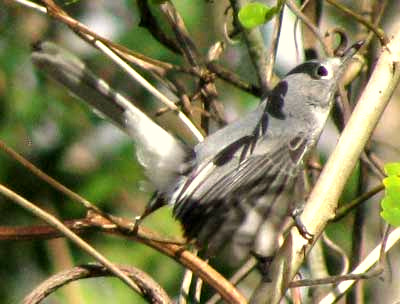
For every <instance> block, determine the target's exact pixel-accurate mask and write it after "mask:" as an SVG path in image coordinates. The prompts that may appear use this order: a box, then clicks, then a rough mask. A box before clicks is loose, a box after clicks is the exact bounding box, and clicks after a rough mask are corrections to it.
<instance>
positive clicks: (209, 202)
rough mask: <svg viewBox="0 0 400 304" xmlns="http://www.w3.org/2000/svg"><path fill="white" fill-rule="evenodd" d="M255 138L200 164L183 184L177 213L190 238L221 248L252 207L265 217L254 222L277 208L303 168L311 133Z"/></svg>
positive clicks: (244, 139)
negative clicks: (264, 138) (265, 138)
mask: <svg viewBox="0 0 400 304" xmlns="http://www.w3.org/2000/svg"><path fill="white" fill-rule="evenodd" d="M254 140H257V139H255V138H254V137H252V136H249V137H242V138H240V139H238V140H237V141H236V142H234V143H232V144H231V145H229V146H228V147H226V148H225V149H223V150H222V151H221V152H219V153H218V154H217V155H215V156H214V157H213V159H211V160H209V161H208V162H205V163H203V164H200V165H199V166H198V167H197V168H196V169H195V170H194V171H193V172H192V173H191V174H190V175H189V176H188V177H187V178H186V180H185V181H184V182H183V183H182V185H181V187H180V191H178V193H179V194H178V195H177V196H176V197H175V206H174V214H175V216H176V217H177V218H178V219H179V220H180V221H181V222H182V224H183V227H184V230H185V234H186V236H187V237H189V238H196V239H197V240H198V241H199V242H200V243H201V244H203V245H204V244H206V243H207V244H208V246H209V247H210V246H212V247H215V248H218V247H219V245H220V244H223V243H225V242H226V240H227V238H229V237H232V234H233V233H234V232H235V231H236V230H238V229H240V226H241V225H242V224H243V223H244V222H245V221H246V216H247V215H248V214H250V213H251V212H250V211H251V210H253V211H254V210H256V211H257V214H258V215H259V218H260V219H261V220H260V221H259V222H258V223H254V224H255V226H260V225H261V224H262V222H263V221H264V220H265V219H266V218H267V217H268V216H269V214H270V213H271V212H273V211H272V209H273V208H274V205H275V202H276V201H277V200H278V198H279V197H280V196H281V194H282V193H284V192H285V191H287V189H288V188H289V187H288V186H289V185H290V184H291V183H292V181H293V179H294V177H295V176H296V175H297V172H298V171H299V168H300V167H301V161H302V158H303V156H304V154H305V152H306V151H307V148H308V142H307V137H305V136H303V134H302V133H299V134H297V135H296V136H293V137H292V139H291V140H289V141H287V142H283V141H282V139H280V138H276V139H272V138H269V139H268V140H266V141H265V142H262V143H257V142H256V143H254ZM263 150H265V152H264V153H263ZM261 197H264V198H266V197H267V199H260V198H261ZM283 209H285V208H283ZM284 213H286V212H284ZM257 229H258V228H257V227H256V228H255V231H254V233H253V235H252V236H251V237H252V238H253V239H254V236H255V234H256V233H257V231H256V230H257Z"/></svg>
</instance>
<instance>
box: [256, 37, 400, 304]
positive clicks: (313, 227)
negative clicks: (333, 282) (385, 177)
mask: <svg viewBox="0 0 400 304" xmlns="http://www.w3.org/2000/svg"><path fill="white" fill-rule="evenodd" d="M399 54H400V32H398V33H397V34H396V35H395V36H394V37H393V39H392V40H391V41H390V42H389V44H388V45H387V46H386V47H385V48H383V49H382V53H381V57H380V58H379V60H378V62H377V64H376V67H375V69H374V71H373V73H372V75H371V78H370V80H369V82H368V84H367V86H366V88H365V90H364V92H363V94H362V96H361V97H360V101H359V102H358V104H357V106H356V107H355V109H354V112H353V115H352V116H351V118H350V120H349V122H348V124H347V126H346V127H345V129H344V131H343V133H342V135H341V137H340V139H339V142H338V144H337V146H336V148H335V150H334V151H333V153H332V155H331V157H330V158H329V160H328V162H327V164H326V166H325V168H324V170H323V171H322V173H321V176H320V178H319V179H318V181H317V183H316V185H315V187H314V189H313V191H312V192H311V194H310V197H309V199H308V202H307V204H306V206H305V208H304V212H303V214H302V215H301V221H302V223H303V224H304V225H305V227H307V231H308V232H310V233H312V234H313V235H314V236H315V237H318V236H319V235H320V234H321V233H322V231H323V229H324V228H325V226H326V224H327V223H328V221H329V220H331V219H332V218H333V216H334V214H335V210H336V208H337V203H338V200H339V197H340V195H341V193H342V191H343V188H344V186H345V184H346V182H347V179H348V178H349V176H350V175H351V172H352V170H353V168H354V166H355V165H356V163H357V161H358V158H359V157H360V155H361V153H362V151H363V149H364V146H365V145H366V143H367V141H368V140H369V138H370V136H371V134H372V132H373V130H374V128H375V126H376V124H377V122H378V121H379V118H380V116H381V115H382V113H383V111H384V109H385V107H386V105H387V104H388V102H389V100H390V98H391V96H392V94H393V92H394V89H395V88H396V86H397V85H398V82H399V79H400V64H399V62H400V58H399ZM311 246H312V245H311V244H309V243H308V241H307V240H305V239H304V238H303V237H302V236H301V235H300V234H299V232H298V230H297V228H293V229H292V230H291V231H290V234H289V235H288V237H287V238H286V240H285V243H284V245H283V246H282V247H281V248H280V250H279V252H278V254H277V256H276V258H275V260H274V261H273V263H272V265H271V269H270V273H271V278H270V279H271V280H272V282H265V281H263V282H261V283H260V285H259V286H258V288H257V290H256V292H255V294H254V296H253V299H252V303H266V302H268V303H278V302H279V300H280V299H281V298H282V297H283V295H284V294H285V292H286V289H287V288H288V286H289V282H290V281H291V280H292V279H293V277H294V276H295V275H296V273H297V271H298V269H299V267H300V265H301V264H302V262H303V259H304V256H305V252H307V251H308V250H310V249H311ZM266 299H268V300H266Z"/></svg>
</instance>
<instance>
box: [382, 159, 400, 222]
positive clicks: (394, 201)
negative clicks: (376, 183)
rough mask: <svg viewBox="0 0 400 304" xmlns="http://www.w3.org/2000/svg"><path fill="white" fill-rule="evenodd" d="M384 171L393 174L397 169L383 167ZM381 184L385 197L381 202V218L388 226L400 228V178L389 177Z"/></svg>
mask: <svg viewBox="0 0 400 304" xmlns="http://www.w3.org/2000/svg"><path fill="white" fill-rule="evenodd" d="M385 171H386V172H387V173H388V172H390V173H393V172H397V168H396V166H389V167H387V166H385ZM388 174H389V173H388ZM382 182H383V184H384V185H385V189H386V190H385V197H384V198H383V199H382V201H381V207H382V212H381V216H382V218H383V219H385V220H386V221H387V222H388V223H389V224H390V225H393V226H400V177H399V176H397V175H389V176H388V177H386V178H384V179H383V181H382Z"/></svg>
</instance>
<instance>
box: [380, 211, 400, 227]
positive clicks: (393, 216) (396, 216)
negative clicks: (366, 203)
mask: <svg viewBox="0 0 400 304" xmlns="http://www.w3.org/2000/svg"><path fill="white" fill-rule="evenodd" d="M381 217H382V218H384V219H385V220H386V221H387V222H388V223H389V224H390V225H392V226H400V208H396V209H390V210H382V211H381Z"/></svg>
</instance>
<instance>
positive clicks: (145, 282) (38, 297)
mask: <svg viewBox="0 0 400 304" xmlns="http://www.w3.org/2000/svg"><path fill="white" fill-rule="evenodd" d="M118 268H119V269H120V270H121V271H123V272H124V273H125V274H126V275H127V276H129V277H130V278H132V280H133V281H134V282H135V283H136V289H135V290H136V291H137V292H138V293H139V294H140V295H142V296H143V298H145V299H147V300H148V301H149V302H150V303H160V304H161V303H163V304H172V303H173V302H172V300H171V299H170V298H169V297H168V295H167V293H166V292H165V291H164V289H162V287H161V286H160V285H159V284H158V283H157V282H156V281H155V280H154V279H153V278H152V277H150V276H149V275H148V274H147V273H145V272H143V271H141V270H140V269H137V268H135V267H132V266H118ZM108 276H113V273H112V272H110V270H109V269H107V268H105V267H104V266H102V265H96V264H87V265H81V266H77V267H74V268H72V269H68V270H65V271H62V272H60V273H58V274H56V275H53V276H51V277H50V278H48V279H47V280H46V281H44V282H43V283H42V284H40V285H39V286H37V287H36V288H35V289H34V290H33V291H32V292H31V293H30V294H29V295H28V296H26V297H25V299H24V301H23V304H36V303H39V302H41V301H42V300H43V299H45V298H46V297H47V296H48V295H50V294H51V293H53V292H55V291H56V290H57V289H58V288H60V287H63V286H64V285H66V284H68V283H71V282H74V281H77V280H80V279H87V278H96V277H108Z"/></svg>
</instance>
